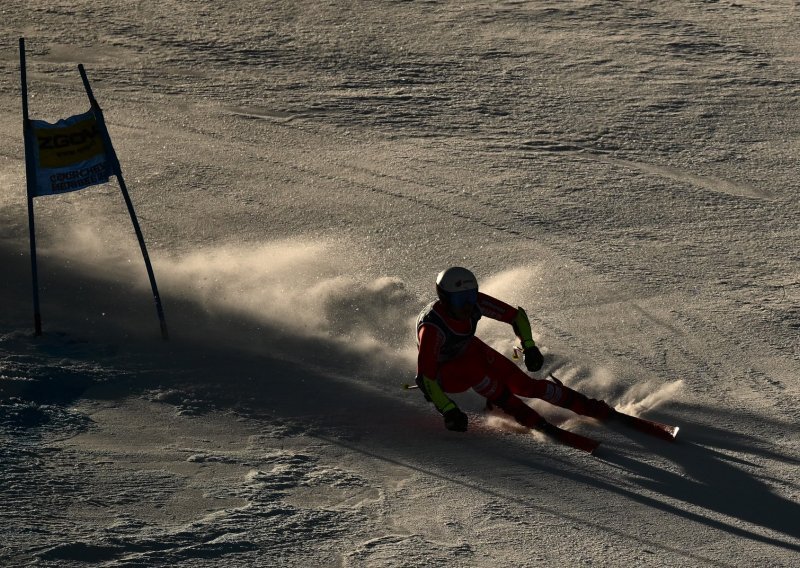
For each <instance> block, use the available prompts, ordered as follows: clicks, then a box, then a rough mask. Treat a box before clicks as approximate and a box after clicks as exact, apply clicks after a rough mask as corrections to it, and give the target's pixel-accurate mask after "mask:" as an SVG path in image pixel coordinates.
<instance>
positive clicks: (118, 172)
mask: <svg viewBox="0 0 800 568" xmlns="http://www.w3.org/2000/svg"><path fill="white" fill-rule="evenodd" d="M78 71H80V73H81V79H82V80H83V87H84V89H86V95H87V96H88V97H89V103H90V104H91V105H92V112H93V113H94V115H95V118H96V120H97V124H98V126H100V132H101V133H102V136H103V142H104V144H105V146H106V150H107V152H108V157H109V158H110V160H111V167H112V168H113V172H112V173H113V175H115V176H117V181H118V182H119V188H120V190H121V191H122V197H123V198H124V199H125V205H127V207H128V214H129V215H130V217H131V222H132V223H133V230H134V231H136V238H137V239H138V240H139V248H141V249H142V258H144V265H145V267H146V268H147V276H148V278H149V279H150V287H151V288H152V290H153V299H154V300H155V303H156V311H157V312H158V321H159V323H160V325H161V337H162V338H164V340H167V339H169V334H168V333H167V321H166V319H165V317H164V308H163V306H162V304H161V296H160V295H159V293H158V286H157V284H156V276H155V273H153V266H152V265H151V264H150V255H149V254H147V246H145V243H144V236H143V235H142V229H141V227H140V226H139V220H138V219H137V218H136V212H135V211H134V209H133V202H132V201H131V198H130V195H129V194H128V188H127V186H126V185H125V179H124V178H123V177H122V168H121V167H120V165H119V160H118V159H117V153H116V151H114V147H113V146H112V144H111V136H109V134H108V130H107V129H106V123H105V119H104V118H103V111H102V109H101V108H100V105H99V104H97V100H95V98H94V94H93V93H92V87H91V85H89V78H88V77H87V76H86V70H85V69H84V68H83V64H80V65H78Z"/></svg>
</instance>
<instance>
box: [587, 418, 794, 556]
mask: <svg viewBox="0 0 800 568" xmlns="http://www.w3.org/2000/svg"><path fill="white" fill-rule="evenodd" d="M627 435H628V436H629V437H630V438H632V439H634V440H641V441H644V442H646V446H645V447H646V448H647V451H649V452H650V453H655V454H657V455H660V456H662V457H664V458H665V459H667V460H669V461H671V462H672V463H674V464H675V465H677V466H678V468H680V470H681V473H676V472H674V471H669V470H667V469H664V468H660V467H657V466H654V465H651V464H648V463H644V462H643V461H640V460H638V459H636V458H635V456H633V455H626V454H625V453H623V452H622V451H620V450H617V449H615V448H613V447H610V446H601V448H600V449H599V450H598V451H597V453H596V457H597V458H598V459H600V460H603V461H605V462H607V463H609V464H612V465H615V466H617V467H619V468H621V469H623V470H625V471H626V472H628V473H629V474H630V477H629V481H630V482H632V483H637V484H638V485H639V486H641V487H642V488H644V489H647V490H650V491H652V492H653V493H657V494H660V495H663V496H665V497H668V498H670V499H672V500H675V501H677V502H682V503H685V504H686V505H687V506H686V507H681V506H680V504H667V503H662V502H659V501H656V500H654V499H652V500H651V499H649V498H647V497H643V496H642V495H640V494H636V493H634V494H630V495H629V496H630V497H631V498H633V499H639V500H645V499H646V500H648V501H650V504H651V505H652V506H654V507H657V508H660V509H664V510H669V511H670V512H672V513H675V514H678V515H681V516H684V517H687V518H689V519H691V520H694V521H697V522H702V523H704V524H706V525H710V526H715V527H716V528H718V529H720V530H724V531H727V532H731V533H735V534H737V535H739V536H742V537H746V538H750V539H753V540H758V541H762V542H765V543H768V544H771V545H775V546H780V547H783V548H790V549H793V550H800V546H798V545H795V544H791V543H790V542H785V541H782V540H778V539H776V538H770V537H767V536H764V535H760V534H756V533H754V532H751V531H748V530H746V529H743V528H740V527H737V526H734V525H732V524H728V523H725V522H724V521H719V520H715V519H712V518H709V517H707V516H704V515H702V513H698V512H694V511H692V510H691V509H693V508H697V507H699V508H702V509H705V510H708V511H713V512H714V513H718V514H721V515H726V516H729V517H732V518H735V519H739V520H742V521H745V522H747V523H751V524H754V525H758V526H761V527H763V528H766V529H770V530H773V531H775V532H778V533H782V534H785V535H787V536H788V537H791V538H794V539H798V538H800V523H798V522H797V520H798V519H800V504H798V503H796V502H793V501H790V500H788V499H786V498H784V497H781V496H780V495H777V494H776V493H775V492H774V491H773V490H772V489H771V488H770V487H769V486H768V485H767V484H766V483H765V482H764V480H762V479H759V476H758V474H757V473H751V472H749V471H747V470H748V469H750V470H752V469H757V468H759V467H760V466H758V465H757V464H755V463H753V462H748V461H745V460H743V459H740V458H736V457H732V456H729V455H726V454H725V453H723V452H722V451H721V450H724V449H727V450H731V451H732V452H735V453H737V454H751V455H759V456H762V457H766V458H769V459H773V460H779V461H784V462H787V463H790V464H794V467H796V466H797V465H800V460H797V459H796V458H792V457H788V456H784V455H781V454H778V453H775V452H771V451H769V450H765V449H763V448H761V447H759V446H760V444H759V443H757V441H756V440H755V439H748V438H747V437H745V436H742V435H739V434H735V433H732V432H729V431H725V432H723V431H721V430H717V429H714V428H713V427H709V426H706V425H700V424H687V423H684V425H683V428H682V430H681V434H680V437H679V438H678V439H677V440H676V442H674V443H669V442H663V441H660V440H655V439H652V438H650V437H649V436H646V435H645V434H641V433H638V432H629V433H627ZM648 438H649V439H648ZM771 481H773V482H776V483H788V482H784V481H782V480H777V479H774V478H772V479H771Z"/></svg>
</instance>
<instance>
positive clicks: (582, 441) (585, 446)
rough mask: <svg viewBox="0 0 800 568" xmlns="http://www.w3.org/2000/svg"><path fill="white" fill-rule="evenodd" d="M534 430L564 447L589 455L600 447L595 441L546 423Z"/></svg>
mask: <svg viewBox="0 0 800 568" xmlns="http://www.w3.org/2000/svg"><path fill="white" fill-rule="evenodd" d="M536 429H537V430H539V431H541V432H544V433H545V434H547V435H548V436H550V437H551V438H553V439H554V440H556V441H558V442H560V443H562V444H564V445H567V446H571V447H573V448H576V449H578V450H582V451H584V452H587V453H589V454H592V453H594V451H595V450H596V449H597V447H598V446H599V445H600V442H598V441H597V440H594V439H592V438H589V437H587V436H581V435H580V434H576V433H575V432H570V431H569V430H564V429H563V428H559V427H558V426H556V425H555V424H550V423H549V422H546V423H545V424H544V425H543V426H541V427H539V428H536Z"/></svg>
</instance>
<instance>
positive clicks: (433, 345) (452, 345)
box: [417, 293, 574, 427]
mask: <svg viewBox="0 0 800 568" xmlns="http://www.w3.org/2000/svg"><path fill="white" fill-rule="evenodd" d="M520 312H522V313H521V314H520ZM481 316H486V317H489V318H492V319H495V320H498V321H502V322H505V323H508V324H514V323H515V322H517V321H519V319H518V318H519V317H520V316H522V317H524V321H525V323H526V325H527V326H528V327H529V324H528V323H527V316H525V314H524V311H522V310H521V308H514V307H512V306H510V305H508V304H506V303H505V302H502V301H500V300H498V299H497V298H493V297H491V296H489V295H487V294H483V293H478V302H477V304H476V306H475V311H474V312H473V315H472V317H471V318H469V319H465V320H458V319H455V318H454V317H452V316H451V315H450V314H449V313H448V312H447V309H446V308H445V306H444V304H442V302H441V301H437V302H434V303H432V304H430V305H429V306H427V307H426V308H425V310H423V312H422V313H421V314H420V316H419V318H418V321H417V340H418V345H419V353H418V358H417V375H418V377H426V378H428V379H430V380H431V381H435V383H436V384H437V385H438V387H439V388H441V390H442V391H443V392H445V393H459V392H463V391H466V390H467V389H470V388H472V389H474V390H475V391H476V392H477V393H478V394H480V395H481V396H484V397H486V398H487V399H488V400H489V401H490V402H492V403H494V404H496V405H497V406H499V407H500V408H502V409H503V410H504V411H506V412H507V413H508V414H511V415H512V416H514V418H516V419H517V421H519V422H520V423H522V424H524V425H525V426H528V427H533V426H536V425H539V424H540V423H541V422H542V420H543V419H542V417H541V416H539V415H538V414H537V413H536V412H535V411H534V410H533V409H532V408H530V407H529V406H527V405H526V404H525V403H524V402H523V401H521V400H519V399H518V398H517V397H516V396H511V395H512V394H513V395H518V396H522V397H526V398H541V399H544V400H546V401H548V402H550V403H552V404H556V405H559V406H567V405H568V404H570V403H572V402H573V401H572V398H573V397H571V396H569V394H570V393H571V392H574V391H571V389H566V388H565V387H562V386H560V385H557V384H555V383H552V382H550V381H545V380H537V379H533V378H531V377H530V376H528V375H527V374H526V373H525V372H523V371H522V369H520V368H519V367H518V366H517V365H516V364H514V362H512V361H510V360H509V359H508V358H506V357H504V356H503V355H502V354H500V353H499V352H497V351H496V350H494V349H492V348H491V347H489V346H488V345H487V344H486V343H484V342H483V341H481V340H480V339H478V338H477V337H475V328H476V326H477V322H478V320H479V319H480V318H481ZM515 331H518V329H517V327H516V326H515ZM526 335H527V334H526ZM520 339H521V340H523V341H524V342H525V341H528V342H530V344H533V340H532V339H531V338H530V337H520ZM432 398H433V402H434V404H435V405H436V406H437V408H438V410H439V411H440V412H445V411H446V410H447V409H448V408H449V407H451V406H450V405H452V407H455V404H454V403H452V401H450V400H449V399H446V398H445V399H440V400H439V401H437V400H436V397H432ZM445 401H446V402H449V403H450V404H449V405H448V404H446V402H445Z"/></svg>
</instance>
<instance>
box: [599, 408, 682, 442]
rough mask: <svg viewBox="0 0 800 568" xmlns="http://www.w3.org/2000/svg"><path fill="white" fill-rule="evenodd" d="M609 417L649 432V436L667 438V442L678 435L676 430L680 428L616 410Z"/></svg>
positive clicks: (646, 432) (640, 430)
mask: <svg viewBox="0 0 800 568" xmlns="http://www.w3.org/2000/svg"><path fill="white" fill-rule="evenodd" d="M609 418H610V419H611V420H616V421H617V422H621V423H622V424H625V425H626V426H630V427H631V428H633V429H635V430H638V431H639V432H644V433H645V434H650V435H651V436H655V437H656V438H661V439H662V440H667V441H669V442H672V441H673V440H675V437H676V436H677V435H678V430H680V427H679V426H672V425H670V424H663V423H661V422H656V421H655V420H647V419H646V418H639V417H638V416H631V415H630V414H625V413H624V412H620V411H618V410H613V411H612V413H611V416H610V417H609Z"/></svg>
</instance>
